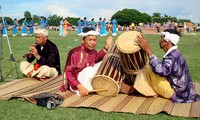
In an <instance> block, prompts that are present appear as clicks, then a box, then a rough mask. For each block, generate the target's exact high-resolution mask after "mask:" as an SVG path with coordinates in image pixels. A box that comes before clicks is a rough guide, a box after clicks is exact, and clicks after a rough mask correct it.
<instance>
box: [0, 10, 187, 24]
mask: <svg viewBox="0 0 200 120" xmlns="http://www.w3.org/2000/svg"><path fill="white" fill-rule="evenodd" d="M24 17H26V19H27V21H30V19H31V18H33V21H34V23H37V24H39V22H40V18H41V17H43V18H44V16H38V15H33V16H32V15H31V13H30V12H29V11H25V12H24ZM24 17H23V18H24ZM4 18H6V21H7V23H8V24H9V25H13V19H12V18H10V17H4ZM23 18H20V19H18V23H19V24H20V25H21V24H22V23H23ZM62 18H63V16H58V15H56V14H54V15H50V16H48V17H47V18H46V19H47V20H48V23H49V26H59V22H60V20H61V19H62ZM66 19H67V21H68V22H69V23H70V24H71V25H75V26H76V25H77V21H78V19H79V18H75V17H67V18H66ZM112 19H116V20H117V22H118V24H119V25H121V26H129V25H130V24H131V23H133V22H134V23H135V24H136V25H138V24H139V23H155V22H157V23H161V24H163V23H164V22H167V21H169V20H170V21H171V22H178V23H181V24H183V23H184V22H191V21H190V20H189V19H177V18H176V17H171V16H168V15H166V14H165V15H164V16H161V13H159V12H155V13H153V15H152V16H150V15H148V14H147V13H142V12H140V11H138V10H136V9H123V10H121V11H117V12H116V13H115V14H114V15H112V17H111V20H112ZM0 23H2V19H1V18H0Z"/></svg>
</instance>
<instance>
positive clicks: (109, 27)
mask: <svg viewBox="0 0 200 120" xmlns="http://www.w3.org/2000/svg"><path fill="white" fill-rule="evenodd" d="M59 23H60V25H59V26H49V25H48V21H47V19H46V18H45V17H40V23H39V25H37V23H34V21H33V18H31V19H30V21H27V19H26V18H24V19H23V23H22V25H21V26H20V25H19V23H18V20H17V19H16V18H15V19H14V23H13V26H9V25H8V23H7V21H6V19H5V18H4V19H3V25H4V26H5V27H4V28H5V29H2V31H1V32H2V34H3V36H4V37H6V36H7V30H12V31H13V36H17V35H18V31H19V30H21V31H22V33H21V36H28V31H29V36H32V35H33V31H34V28H35V27H36V26H41V27H43V28H45V29H47V30H56V31H59V36H64V37H65V36H67V35H68V31H69V30H76V31H77V35H78V36H81V34H82V30H83V28H85V27H90V28H92V29H94V30H95V31H98V32H99V33H100V36H106V35H107V34H108V33H109V32H112V35H113V36H116V35H117V31H132V30H135V31H140V32H142V30H143V29H151V28H154V29H157V32H158V33H159V32H160V29H178V28H182V29H183V31H182V32H184V33H186V32H188V31H196V26H195V25H193V24H192V23H186V22H184V24H181V23H177V22H171V21H167V22H164V23H163V24H161V23H157V22H155V23H146V24H144V23H139V24H135V23H134V22H132V23H131V24H130V25H129V26H120V25H119V24H118V23H117V21H116V20H115V19H112V20H111V22H107V21H106V18H101V17H100V18H99V21H98V22H95V20H94V18H92V19H91V20H90V21H88V20H87V17H84V18H83V19H81V18H79V19H78V21H77V25H75V26H72V25H71V24H70V23H69V22H68V21H67V19H66V18H62V19H60V22H59Z"/></svg>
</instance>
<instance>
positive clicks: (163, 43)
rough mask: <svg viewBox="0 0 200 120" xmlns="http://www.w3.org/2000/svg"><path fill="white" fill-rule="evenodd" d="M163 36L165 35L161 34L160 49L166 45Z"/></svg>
mask: <svg viewBox="0 0 200 120" xmlns="http://www.w3.org/2000/svg"><path fill="white" fill-rule="evenodd" d="M164 38H165V36H164V35H162V36H161V39H160V41H159V45H160V48H162V49H163V48H164V47H165V46H166V45H167V41H165V40H164Z"/></svg>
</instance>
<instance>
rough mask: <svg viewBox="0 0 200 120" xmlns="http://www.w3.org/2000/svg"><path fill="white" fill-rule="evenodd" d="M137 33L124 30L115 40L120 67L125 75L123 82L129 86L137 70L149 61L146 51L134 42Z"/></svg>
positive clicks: (132, 82)
mask: <svg viewBox="0 0 200 120" xmlns="http://www.w3.org/2000/svg"><path fill="white" fill-rule="evenodd" d="M138 35H140V33H139V32H136V31H128V32H124V33H122V34H121V35H120V36H119V37H118V38H117V41H116V45H117V48H118V49H119V50H120V56H121V62H122V68H123V70H124V72H125V76H126V78H125V80H124V83H126V84H127V85H130V86H132V85H133V84H134V81H135V77H136V74H137V73H138V71H139V70H140V69H141V68H143V66H144V65H145V64H147V63H148V62H149V58H148V55H147V53H146V52H145V51H143V50H142V49H141V48H140V46H139V45H138V43H137V42H136V41H137V36H138Z"/></svg>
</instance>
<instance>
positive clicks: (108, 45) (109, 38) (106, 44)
mask: <svg viewBox="0 0 200 120" xmlns="http://www.w3.org/2000/svg"><path fill="white" fill-rule="evenodd" d="M112 42H113V37H112V36H109V37H108V38H107V40H106V43H105V46H104V47H105V48H106V49H108V48H109V47H110V46H111V44H112Z"/></svg>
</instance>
